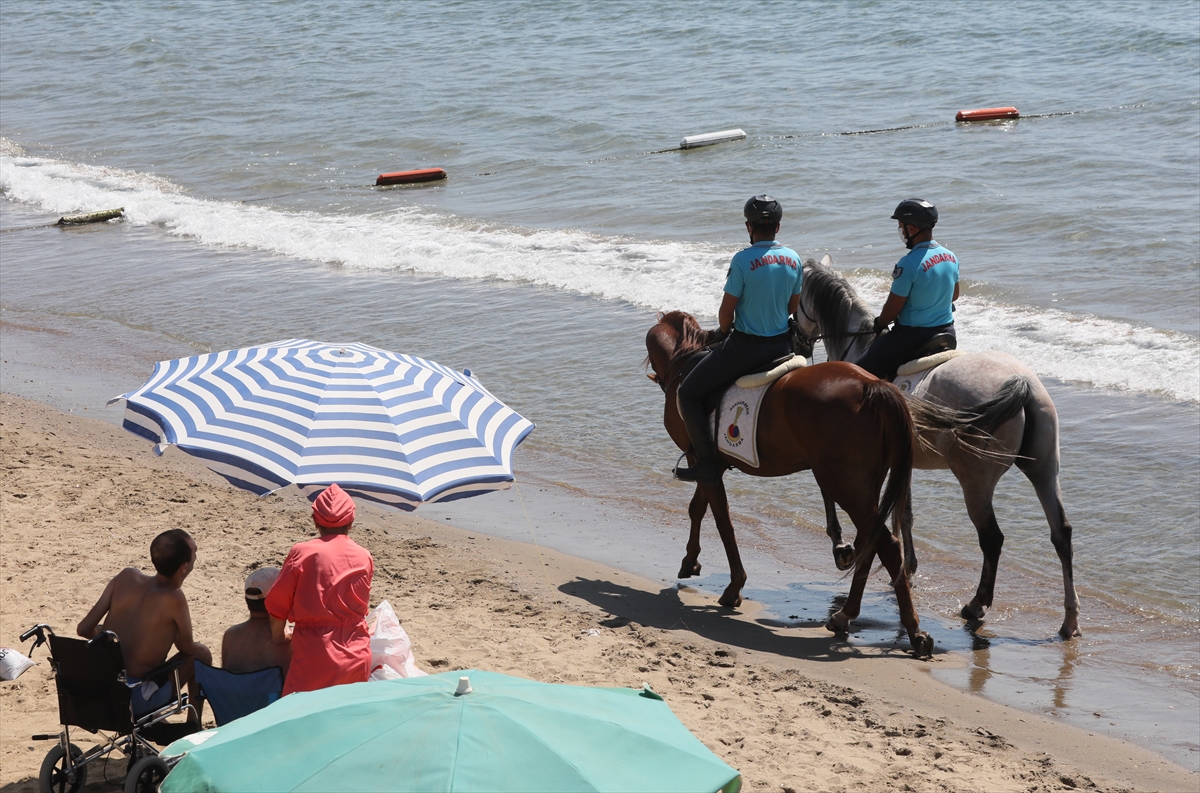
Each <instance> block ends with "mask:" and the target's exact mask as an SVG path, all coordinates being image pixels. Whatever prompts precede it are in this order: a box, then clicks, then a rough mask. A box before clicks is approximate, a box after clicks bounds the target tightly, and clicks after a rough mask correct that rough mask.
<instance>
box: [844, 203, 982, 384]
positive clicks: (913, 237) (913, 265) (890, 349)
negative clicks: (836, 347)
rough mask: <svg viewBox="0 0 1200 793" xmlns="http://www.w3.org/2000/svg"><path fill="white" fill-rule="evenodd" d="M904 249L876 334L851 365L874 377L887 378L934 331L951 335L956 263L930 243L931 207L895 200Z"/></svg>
mask: <svg viewBox="0 0 1200 793" xmlns="http://www.w3.org/2000/svg"><path fill="white" fill-rule="evenodd" d="M892 219H893V220H896V221H898V222H899V224H900V236H901V237H902V238H903V239H904V245H905V247H907V248H908V249H909V251H910V253H908V254H907V255H906V256H904V257H903V258H902V259H900V261H899V262H897V263H896V267H895V269H893V270H892V289H891V293H890V294H889V295H888V298H887V302H885V303H884V304H883V310H882V311H880V312H879V316H878V317H876V318H875V332H876V333H880V332H881V331H882V330H883V329H884V328H886V327H887V326H888V325H890V324H891V323H892V321H893V320H895V322H896V325H895V326H894V327H893V328H892V330H891V331H890V332H888V333H886V334H884V335H882V336H879V337H877V338H876V339H875V341H874V343H872V344H871V346H870V348H868V349H867V351H866V352H865V353H863V354H862V355H861V356H859V358H858V360H857V361H855V362H854V363H856V364H858V365H859V366H861V367H862V368H864V369H866V370H867V371H868V372H870V373H871V374H873V375H875V376H876V377H880V378H883V379H885V380H890V379H892V378H893V377H895V376H896V370H897V369H898V368H900V366H901V365H902V364H904V363H906V362H908V361H911V360H912V359H913V358H914V357H916V352H917V350H919V349H920V348H921V346H922V345H923V344H925V342H927V341H929V340H930V339H931V338H933V337H934V336H935V335H937V334H939V333H949V334H950V335H952V336H953V335H954V313H953V312H954V301H955V300H958V259H957V258H956V257H955V256H954V254H953V253H951V252H950V251H948V250H946V249H945V248H943V247H942V246H941V245H938V243H937V242H936V241H935V240H934V239H933V227H934V225H935V224H936V223H937V220H938V211H937V207H935V206H934V205H933V204H931V203H929V202H928V201H925V200H924V199H921V198H909V199H907V200H905V201H901V202H900V205H899V206H897V207H896V211H895V212H893V213H892Z"/></svg>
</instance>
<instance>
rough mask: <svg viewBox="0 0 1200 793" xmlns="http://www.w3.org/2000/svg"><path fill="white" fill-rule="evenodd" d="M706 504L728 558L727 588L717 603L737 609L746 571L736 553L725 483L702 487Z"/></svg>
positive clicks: (740, 599)
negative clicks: (710, 509)
mask: <svg viewBox="0 0 1200 793" xmlns="http://www.w3.org/2000/svg"><path fill="white" fill-rule="evenodd" d="M701 489H702V490H704V491H705V493H706V495H707V498H708V503H709V505H710V506H711V507H712V513H713V519H714V520H715V521H716V522H717V532H718V533H719V534H720V535H721V543H722V544H724V546H725V555H726V556H727V557H728V558H729V586H727V587H725V591H724V592H723V593H722V594H721V597H720V599H719V600H718V601H717V602H718V603H720V604H721V605H722V606H726V607H727V608H737V607H738V606H740V605H742V587H744V586H746V569H745V568H744V567H742V556H741V554H740V553H738V546H737V537H735V536H734V533H733V521H731V520H730V519H729V499H728V498H726V496H725V483H724V482H717V483H716V484H715V485H702V486H701Z"/></svg>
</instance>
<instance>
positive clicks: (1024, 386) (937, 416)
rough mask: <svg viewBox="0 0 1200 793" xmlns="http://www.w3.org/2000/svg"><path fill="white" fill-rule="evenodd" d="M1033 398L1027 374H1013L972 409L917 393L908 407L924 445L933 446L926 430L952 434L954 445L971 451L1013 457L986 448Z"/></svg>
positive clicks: (985, 455)
mask: <svg viewBox="0 0 1200 793" xmlns="http://www.w3.org/2000/svg"><path fill="white" fill-rule="evenodd" d="M1032 398H1033V384H1032V383H1031V382H1030V381H1029V378H1028V377H1026V376H1024V375H1013V376H1012V377H1010V378H1008V379H1007V380H1005V381H1004V384H1003V385H1001V386H1000V388H999V389H997V391H996V393H995V394H993V395H992V396H991V397H990V398H988V399H986V400H984V401H983V402H980V403H979V404H978V405H974V406H973V407H971V408H969V409H955V408H952V407H948V406H945V405H940V404H938V403H936V402H930V401H927V400H924V399H918V398H917V397H909V398H908V410H909V412H910V413H911V414H912V422H913V426H914V428H915V429H916V432H917V437H918V438H919V439H920V442H921V444H922V445H924V446H925V447H926V448H929V449H932V448H933V444H932V443H931V442H930V441H929V440H928V439H927V438H926V437H925V434H926V433H941V434H943V435H944V436H945V437H947V438H949V440H950V444H951V446H952V447H954V448H957V449H962V450H964V451H968V452H970V453H971V454H974V455H976V456H977V457H982V458H985V459H995V460H997V461H999V460H1004V459H1009V455H1007V454H1001V453H998V452H992V451H989V450H988V449H986V448H985V447H986V445H987V442H988V441H990V440H992V432H994V431H995V430H996V428H997V427H999V426H1000V425H1001V424H1003V423H1004V422H1006V421H1008V420H1009V419H1011V418H1012V417H1013V416H1015V415H1017V414H1018V413H1020V412H1021V411H1023V410H1024V409H1025V406H1026V405H1027V404H1028V403H1029V401H1030V400H1031V399H1032Z"/></svg>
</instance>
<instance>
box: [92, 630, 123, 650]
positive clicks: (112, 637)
mask: <svg viewBox="0 0 1200 793" xmlns="http://www.w3.org/2000/svg"><path fill="white" fill-rule="evenodd" d="M108 641H112V642H116V641H120V639H118V638H117V634H115V633H113V632H112V631H100V632H99V633H97V634H96V635H95V636H93V637H92V638H90V639H88V646H89V647H90V646H91V645H93V644H95V643H96V642H108Z"/></svg>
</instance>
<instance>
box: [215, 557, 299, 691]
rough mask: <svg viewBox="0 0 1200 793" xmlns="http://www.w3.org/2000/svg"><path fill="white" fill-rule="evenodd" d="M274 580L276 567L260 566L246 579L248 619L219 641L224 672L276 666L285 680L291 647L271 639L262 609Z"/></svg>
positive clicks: (276, 572)
mask: <svg viewBox="0 0 1200 793" xmlns="http://www.w3.org/2000/svg"><path fill="white" fill-rule="evenodd" d="M276 578H279V568H278V567H260V568H258V569H257V570H255V571H254V572H253V573H251V574H250V575H248V576H247V577H246V584H245V595H246V608H248V609H250V619H248V620H246V621H245V622H240V623H238V624H237V625H234V626H232V627H231V628H229V630H227V631H225V637H224V638H223V639H222V640H221V666H222V667H224V668H225V669H226V670H228V671H230V672H257V671H258V670H260V669H269V668H270V667H272V666H278V667H279V668H280V669H282V670H283V676H284V677H285V678H286V677H287V671H288V665H289V664H290V663H291V661H292V645H291V643H290V642H288V643H285V644H277V643H276V642H275V641H274V640H273V639H272V638H271V615H269V614H268V613H267V606H266V599H267V593H268V592H270V591H271V586H272V585H274V583H275V579H276Z"/></svg>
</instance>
